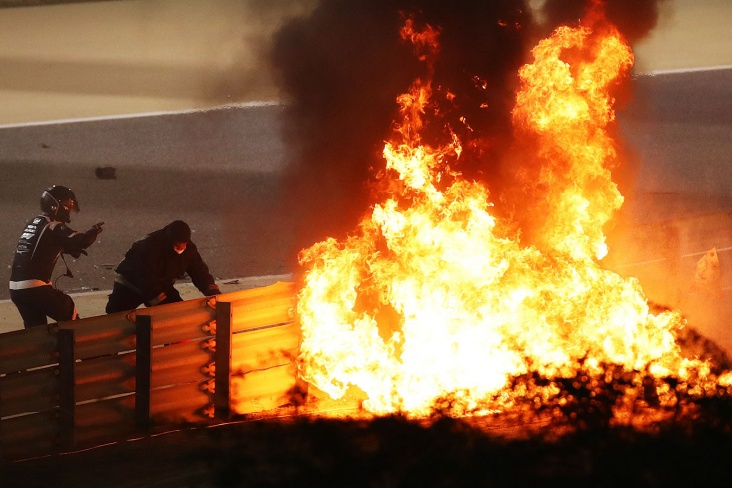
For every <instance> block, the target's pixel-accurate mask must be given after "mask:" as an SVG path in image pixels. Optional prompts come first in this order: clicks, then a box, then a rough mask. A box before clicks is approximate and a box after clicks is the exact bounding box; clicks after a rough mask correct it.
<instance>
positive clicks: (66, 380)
mask: <svg viewBox="0 0 732 488" xmlns="http://www.w3.org/2000/svg"><path fill="white" fill-rule="evenodd" d="M75 363H76V359H75V358H74V329H72V328H68V329H67V328H63V327H59V329H58V370H59V371H58V372H59V395H58V400H59V402H58V403H59V412H60V415H59V420H60V423H61V425H60V436H61V439H60V441H61V448H62V449H73V448H74V447H75V445H76V438H75V430H76V422H75V419H76V393H75V391H74V389H75V383H76V373H75V369H74V365H75Z"/></svg>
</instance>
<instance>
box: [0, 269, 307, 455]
mask: <svg viewBox="0 0 732 488" xmlns="http://www.w3.org/2000/svg"><path fill="white" fill-rule="evenodd" d="M294 300H295V289H294V284H293V283H282V282H280V283H276V284H274V285H271V286H267V287H262V288H254V289H250V290H244V291H238V292H234V293H227V294H222V295H218V296H216V297H212V298H200V299H196V300H187V301H184V302H179V303H174V304H169V305H161V306H157V307H150V308H146V309H138V310H133V311H130V312H120V313H116V314H110V315H105V316H99V317H90V318H87V319H82V320H76V321H70V322H61V323H54V324H50V325H48V326H45V327H35V328H32V329H26V330H19V331H14V332H8V333H5V334H2V335H0V459H19V458H23V457H28V456H36V455H43V454H48V453H55V452H64V451H70V450H74V449H80V448H84V447H90V446H94V445H99V444H101V443H104V442H111V441H116V440H122V439H124V438H126V437H127V436H131V435H137V434H139V433H150V432H155V431H156V430H158V429H165V428H170V427H171V426H176V425H180V424H182V423H215V422H220V421H223V420H226V419H228V418H230V417H231V416H232V415H236V414H247V413H254V412H261V411H266V410H269V409H273V408H276V407H279V406H283V405H286V404H288V403H290V402H291V401H293V400H292V399H293V398H301V397H302V395H303V388H305V387H304V386H303V384H302V383H301V382H300V381H299V380H298V379H297V368H296V364H295V358H296V357H297V354H298V351H299V341H300V331H299V327H298V326H297V324H295V323H294V322H293V320H292V309H293V307H294Z"/></svg>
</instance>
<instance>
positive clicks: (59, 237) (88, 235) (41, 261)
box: [10, 215, 99, 289]
mask: <svg viewBox="0 0 732 488" xmlns="http://www.w3.org/2000/svg"><path fill="white" fill-rule="evenodd" d="M98 233H99V230H97V229H95V228H92V229H89V230H88V231H86V232H83V233H82V232H77V231H75V230H74V229H72V228H70V227H68V226H67V225H66V224H64V223H63V222H59V221H56V220H52V219H51V218H50V217H48V216H47V215H39V216H38V217H35V218H34V219H33V220H31V221H30V222H28V224H27V225H26V227H25V229H24V230H23V233H22V234H21V236H20V239H19V240H18V246H17V248H16V250H15V257H14V259H13V268H12V270H11V272H10V282H11V283H10V286H11V288H15V289H22V288H32V287H35V286H39V285H43V283H38V281H41V282H45V283H46V284H49V283H50V281H51V274H52V273H53V268H54V267H55V266H56V261H58V258H59V256H60V255H61V253H64V254H69V255H71V256H73V257H75V258H78V257H79V256H80V255H81V253H82V251H83V250H84V249H86V248H87V247H89V246H91V245H92V243H93V242H94V241H95V240H96V238H97V235H98ZM34 283H35V284H34Z"/></svg>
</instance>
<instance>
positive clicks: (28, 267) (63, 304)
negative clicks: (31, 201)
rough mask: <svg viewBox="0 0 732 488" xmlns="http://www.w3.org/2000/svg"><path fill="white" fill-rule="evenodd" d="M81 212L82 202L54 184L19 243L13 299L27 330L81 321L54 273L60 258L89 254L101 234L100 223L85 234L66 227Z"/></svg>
mask: <svg viewBox="0 0 732 488" xmlns="http://www.w3.org/2000/svg"><path fill="white" fill-rule="evenodd" d="M78 211H79V201H78V200H77V199H76V195H74V192H73V191H71V189H70V188H67V187H65V186H60V185H54V186H52V187H51V188H48V189H47V190H46V191H44V192H43V193H42V194H41V212H42V213H41V215H39V216H37V217H35V218H33V219H32V220H31V221H29V222H28V223H27V224H26V226H25V229H24V230H23V233H22V234H21V235H20V239H19V240H18V246H17V248H16V250H15V257H14V259H13V267H12V270H11V272H10V285H9V287H10V298H11V300H12V301H13V303H14V304H15V306H16V307H17V308H18V311H19V312H20V316H21V317H22V318H23V325H24V326H25V328H29V327H33V326H36V325H45V324H47V323H48V321H47V320H48V319H47V317H51V318H52V319H53V320H55V321H56V322H61V321H65V320H74V319H76V318H78V313H77V312H76V305H75V304H74V300H73V299H72V298H71V297H70V296H68V295H67V294H65V293H64V292H62V291H61V290H57V289H56V288H55V287H54V286H53V284H52V282H51V274H52V273H53V269H54V268H55V266H56V261H58V258H59V256H61V255H62V254H69V255H71V256H73V257H75V258H78V257H79V256H81V254H86V251H85V249H86V248H87V247H89V246H91V245H92V243H93V242H94V241H95V240H96V238H97V235H98V234H99V233H100V232H101V231H102V225H103V224H104V222H99V223H98V224H95V225H93V226H92V228H91V229H89V230H88V231H86V232H83V233H82V232H76V231H75V230H73V229H71V228H70V227H68V226H67V225H66V224H68V223H70V222H71V213H72V212H74V213H76V212H78Z"/></svg>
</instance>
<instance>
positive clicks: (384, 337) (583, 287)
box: [297, 22, 711, 416]
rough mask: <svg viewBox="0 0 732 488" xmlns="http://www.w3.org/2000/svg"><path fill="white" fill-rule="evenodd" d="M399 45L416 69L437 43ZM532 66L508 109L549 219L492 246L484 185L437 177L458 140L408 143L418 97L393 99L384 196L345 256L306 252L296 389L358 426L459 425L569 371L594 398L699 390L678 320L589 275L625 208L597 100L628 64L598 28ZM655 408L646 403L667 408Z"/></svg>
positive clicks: (415, 92) (543, 47)
mask: <svg viewBox="0 0 732 488" xmlns="http://www.w3.org/2000/svg"><path fill="white" fill-rule="evenodd" d="M402 35H403V37H404V39H408V40H410V41H412V42H413V43H414V44H415V46H417V48H418V49H419V54H420V59H422V60H423V61H425V62H426V63H427V65H428V66H429V63H431V61H432V60H433V59H434V56H435V55H436V53H437V50H438V49H437V48H438V46H437V38H438V32H437V31H436V30H434V29H430V28H427V29H426V30H425V31H423V32H415V31H414V29H413V28H412V24H411V23H410V22H407V24H406V26H405V28H404V29H403V32H402ZM533 55H534V58H535V60H534V63H533V64H530V65H526V66H524V67H523V68H522V69H521V71H520V73H519V74H520V78H521V88H520V91H519V93H518V95H517V97H516V107H515V110H514V125H515V126H516V129H517V132H518V133H519V134H523V137H525V138H526V139H527V141H528V140H530V141H531V144H533V145H536V147H537V151H536V158H537V160H538V161H541V163H542V169H541V171H540V173H539V174H538V176H537V177H533V176H532V177H529V176H528V174H527V175H526V176H525V181H524V183H525V185H526V187H527V188H528V191H529V194H531V195H534V196H536V198H540V199H541V202H540V203H541V208H542V209H545V214H544V213H543V214H542V224H541V226H540V228H539V229H538V230H537V229H534V230H533V232H534V233H535V234H536V237H535V238H534V239H533V241H534V242H532V245H530V246H529V245H526V244H523V243H521V242H519V240H518V239H516V238H510V237H508V235H502V234H501V231H500V229H501V228H502V227H508V226H502V225H501V222H498V221H497V218H496V217H494V216H493V215H491V206H492V204H491V203H490V202H489V196H488V192H487V190H486V189H485V187H484V186H483V185H481V184H480V183H477V182H470V181H466V180H464V179H461V177H460V175H459V174H458V173H456V172H454V171H452V170H450V168H449V166H448V164H450V163H451V162H452V163H454V162H455V161H457V160H458V159H459V156H460V144H459V141H457V140H456V138H453V140H452V141H450V142H449V143H448V144H447V145H445V146H444V147H439V148H435V147H431V146H429V145H427V144H424V143H423V142H422V140H421V138H420V129H421V128H422V125H423V117H424V116H425V113H426V110H425V107H426V104H427V103H428V102H429V101H430V98H431V96H432V91H431V85H430V82H429V80H428V81H424V80H417V81H416V82H414V84H413V86H412V88H411V90H410V91H409V93H408V94H405V95H402V96H400V97H399V98H398V103H399V105H400V107H401V115H402V118H403V121H402V123H401V124H400V125H398V126H397V127H396V128H395V135H394V140H392V141H391V142H388V143H387V144H386V146H385V148H384V152H383V155H384V159H385V161H386V171H385V173H384V175H383V178H385V181H382V183H386V186H388V187H389V188H390V190H391V191H392V194H391V195H390V196H389V197H388V198H386V199H385V200H384V201H382V202H380V203H376V204H375V205H374V207H373V210H372V211H371V213H370V215H368V216H367V217H366V218H364V220H363V221H362V222H361V223H360V226H359V229H358V232H357V233H355V234H354V235H352V236H350V237H348V238H347V239H346V240H345V241H344V242H337V241H336V240H335V239H327V240H325V241H323V242H320V243H317V244H315V245H313V246H312V247H310V248H309V249H306V250H304V251H302V253H301V255H300V260H301V263H302V264H303V265H304V266H306V267H307V274H306V276H305V281H304V286H303V288H302V290H301V291H300V293H299V296H298V307H297V313H298V318H299V321H300V324H301V327H302V333H303V341H302V345H301V356H300V358H299V363H300V369H301V375H302V377H303V378H304V379H306V380H307V381H309V382H310V383H311V384H313V385H314V386H316V387H317V388H319V389H320V390H322V391H324V392H326V393H328V394H329V395H330V396H331V397H333V398H335V399H338V398H342V397H343V396H344V395H346V394H347V393H349V392H351V393H354V394H355V393H357V394H358V395H360V396H361V397H363V398H364V402H363V406H364V408H365V409H366V410H368V411H370V412H373V413H376V414H386V413H391V412H402V413H406V414H409V415H413V416H424V415H428V414H429V413H430V412H431V410H432V409H433V408H434V405H435V403H436V402H443V403H444V401H445V399H448V400H449V405H450V408H449V413H451V414H453V415H465V414H474V413H484V412H490V411H501V410H506V409H510V408H512V407H514V406H515V405H516V403H517V402H519V401H526V400H525V399H526V398H528V399H530V401H531V402H533V403H536V404H544V403H545V402H549V401H550V400H551V399H552V398H555V397H556V396H557V395H559V394H560V392H559V387H558V386H557V385H558V383H557V382H555V381H544V382H538V381H526V382H525V383H524V384H523V386H521V387H516V384H515V381H514V380H515V379H516V378H518V377H524V378H527V377H540V378H544V379H555V380H556V379H562V378H574V377H577V375H578V374H580V373H581V374H582V375H586V376H587V377H589V378H590V380H588V384H596V383H597V382H599V381H604V382H610V381H612V380H613V374H615V375H618V374H623V375H626V376H627V375H631V376H630V380H629V381H630V383H632V384H635V385H636V386H640V385H641V382H642V380H643V377H646V378H647V377H651V378H652V377H658V378H660V377H668V376H671V377H676V378H678V379H679V380H682V381H685V380H686V378H687V376H688V375H689V374H692V373H693V374H694V375H695V378H696V380H695V381H697V382H701V381H702V379H703V378H708V377H710V374H709V368H708V367H707V365H706V364H704V363H702V362H699V361H693V360H686V359H683V358H682V357H681V355H680V353H679V348H678V346H677V345H676V343H675V335H674V333H675V330H676V329H678V328H680V327H682V326H683V320H682V318H681V316H680V314H679V313H677V312H665V313H661V314H658V315H656V314H653V313H651V312H650V311H649V307H648V304H647V300H646V298H645V296H644V295H643V292H642V291H641V289H640V287H639V285H638V283H637V281H636V280H633V279H625V278H622V277H620V276H619V275H617V274H615V273H613V272H610V271H608V270H605V269H602V268H601V267H600V265H599V264H598V260H599V259H602V257H603V256H604V255H605V254H606V251H607V250H606V246H605V238H604V235H603V231H602V227H603V225H604V224H606V223H607V222H608V221H609V220H610V218H611V217H612V215H613V213H614V212H615V211H616V210H617V209H618V208H619V207H620V205H621V204H622V201H623V197H622V196H621V195H620V193H619V191H618V189H617V187H616V185H615V184H614V183H613V182H612V180H611V174H610V168H609V167H608V166H609V165H610V164H611V163H612V162H613V161H614V160H615V158H616V155H615V150H614V146H613V144H614V142H613V140H612V139H611V138H610V137H609V135H608V133H607V132H606V127H607V125H608V124H609V123H610V122H611V121H612V120H613V116H614V113H613V110H612V102H613V101H612V99H611V98H610V97H609V95H608V87H609V86H610V85H611V83H613V82H614V81H615V80H616V79H617V77H619V76H622V75H625V74H626V72H627V70H628V69H629V67H630V66H631V64H632V60H633V57H632V53H631V51H630V49H629V47H628V46H627V45H626V44H625V43H624V42H623V40H622V39H621V38H620V36H619V35H618V34H617V32H616V31H615V30H614V29H613V28H612V27H607V26H605V27H603V28H602V29H596V30H591V29H590V28H588V27H578V28H569V27H563V28H560V29H558V30H556V31H555V32H554V33H553V35H552V36H551V37H550V38H548V39H545V40H543V41H541V42H540V43H539V44H538V45H537V47H536V48H535V49H534V50H533ZM527 144H528V142H527ZM537 203H539V202H538V201H537V202H525V204H526V205H534V204H537ZM504 234H505V233H504ZM609 366H611V368H610V369H609V368H608V367H609ZM611 371H612V372H611ZM532 375H533V376H532ZM709 381H711V380H709ZM593 382H594V383H593ZM540 384H541V385H543V386H540ZM359 390H360V391H359ZM665 393H668V392H665V391H664V390H663V389H662V388H658V389H657V391H656V392H655V395H656V396H658V398H659V401H661V402H664V401H672V400H670V399H667V398H666V397H667V396H668V395H665Z"/></svg>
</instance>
